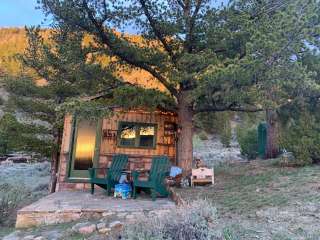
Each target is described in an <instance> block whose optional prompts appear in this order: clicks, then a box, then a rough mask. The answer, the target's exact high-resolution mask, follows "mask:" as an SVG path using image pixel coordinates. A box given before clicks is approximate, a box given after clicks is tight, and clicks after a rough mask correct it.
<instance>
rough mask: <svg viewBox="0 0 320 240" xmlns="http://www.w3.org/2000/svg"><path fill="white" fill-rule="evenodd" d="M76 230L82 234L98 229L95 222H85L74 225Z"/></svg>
mask: <svg viewBox="0 0 320 240" xmlns="http://www.w3.org/2000/svg"><path fill="white" fill-rule="evenodd" d="M72 230H73V231H74V232H78V233H81V234H85V235H86V234H91V233H93V232H94V231H96V225H95V224H94V223H90V222H85V223H77V224H76V225H74V226H73V227H72Z"/></svg>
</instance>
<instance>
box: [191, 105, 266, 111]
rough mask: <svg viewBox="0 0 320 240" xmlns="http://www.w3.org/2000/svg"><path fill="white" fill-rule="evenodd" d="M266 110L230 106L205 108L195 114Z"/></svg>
mask: <svg viewBox="0 0 320 240" xmlns="http://www.w3.org/2000/svg"><path fill="white" fill-rule="evenodd" d="M264 110H265V109H263V108H256V107H243V106H234V104H230V105H229V106H224V107H216V106H206V107H203V108H199V109H196V110H195V113H203V112H224V111H232V112H261V111H264Z"/></svg>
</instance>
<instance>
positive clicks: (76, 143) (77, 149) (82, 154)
mask: <svg viewBox="0 0 320 240" xmlns="http://www.w3.org/2000/svg"><path fill="white" fill-rule="evenodd" d="M101 123H102V121H100V120H98V121H94V120H83V119H81V120H76V121H75V127H74V131H73V141H72V145H73V148H72V154H71V158H70V162H69V179H74V180H76V179H79V180H81V179H87V178H89V174H88V168H91V167H97V166H98V160H99V152H100V142H101V127H102V124H101Z"/></svg>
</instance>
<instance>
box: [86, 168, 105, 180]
mask: <svg viewBox="0 0 320 240" xmlns="http://www.w3.org/2000/svg"><path fill="white" fill-rule="evenodd" d="M100 169H102V170H104V176H105V175H106V173H107V171H108V170H109V168H99V167H93V168H89V169H88V171H89V176H90V177H91V178H95V177H96V174H97V170H100Z"/></svg>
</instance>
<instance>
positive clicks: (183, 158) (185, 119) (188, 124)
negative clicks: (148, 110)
mask: <svg viewBox="0 0 320 240" xmlns="http://www.w3.org/2000/svg"><path fill="white" fill-rule="evenodd" d="M178 108H179V109H178V119H179V135H178V149H177V159H178V166H179V167H181V168H182V169H183V175H184V176H187V175H188V174H190V173H191V169H192V160H193V143H192V137H193V110H192V109H191V107H190V105H189V103H188V100H187V93H186V92H181V93H180V95H179V97H178Z"/></svg>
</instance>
